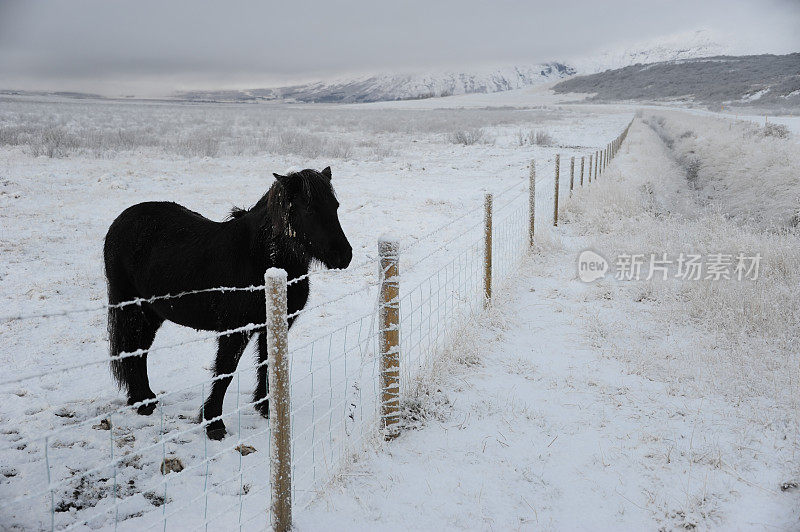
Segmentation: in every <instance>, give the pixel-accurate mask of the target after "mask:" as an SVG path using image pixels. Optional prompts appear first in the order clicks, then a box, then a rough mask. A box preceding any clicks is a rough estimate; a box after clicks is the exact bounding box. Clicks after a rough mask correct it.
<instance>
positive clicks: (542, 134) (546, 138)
mask: <svg viewBox="0 0 800 532" xmlns="http://www.w3.org/2000/svg"><path fill="white" fill-rule="evenodd" d="M532 144H536V145H537V146H552V145H553V144H555V139H554V138H553V137H552V136H550V134H549V133H547V132H546V131H537V132H536V136H535V137H534V139H533V142H532Z"/></svg>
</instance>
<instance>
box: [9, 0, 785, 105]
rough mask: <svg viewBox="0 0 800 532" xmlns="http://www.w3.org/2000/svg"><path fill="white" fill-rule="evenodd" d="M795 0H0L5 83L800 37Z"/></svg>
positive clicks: (775, 48) (747, 47) (519, 58)
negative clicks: (656, 41)
mask: <svg viewBox="0 0 800 532" xmlns="http://www.w3.org/2000/svg"><path fill="white" fill-rule="evenodd" d="M798 26H800V7H799V6H798V3H797V2H795V1H787V0H761V1H722V0H711V1H706V2H697V1H696V0H695V1H687V0H674V1H662V0H659V1H648V2H642V1H629V0H609V1H605V2H596V1H576V0H563V1H558V2H551V1H548V2H535V3H534V2H512V1H503V0H500V1H495V2H489V1H482V0H462V1H458V2H456V1H449V0H448V1H443V2H423V1H416V0H414V1H394V2H387V3H383V2H374V1H364V0H356V1H352V0H351V1H345V2H315V3H313V4H312V3H307V2H263V1H242V0H236V1H226V2H222V1H220V2H206V1H198V0H194V1H191V0H170V1H167V2H164V1H154V0H137V1H135V2H123V1H120V0H72V1H69V2H67V1H59V0H50V1H46V0H42V1H27V0H20V1H16V0H0V86H13V87H18V88H66V89H73V90H74V89H81V90H100V91H103V90H106V91H115V90H122V91H124V90H125V89H126V88H127V87H133V88H137V90H142V87H144V86H145V85H147V86H149V87H150V88H151V89H152V90H155V91H160V92H162V93H166V92H170V91H171V90H173V89H176V88H188V87H195V86H213V87H220V86H236V85H248V86H252V85H253V84H256V85H257V84H264V83H270V82H284V81H289V80H295V79H296V80H305V79H312V78H315V77H323V76H329V75H333V74H337V73H343V72H351V71H370V70H389V69H410V68H429V67H439V66H448V65H474V64H490V63H509V62H535V61H542V60H552V59H564V58H569V57H572V56H577V55H582V54H590V53H592V52H596V51H599V50H601V49H604V48H607V47H610V46H614V45H616V44H618V43H625V42H633V41H636V40H642V39H649V38H653V37H657V36H659V35H663V34H668V33H674V32H677V31H685V30H690V29H694V28H697V27H708V28H712V29H714V30H717V31H719V32H723V33H725V34H731V35H735V36H736V39H737V43H738V45H739V46H740V47H741V48H742V50H741V51H742V52H748V51H750V52H761V51H767V52H787V51H797V50H798V49H800V43H798V39H800V37H798V36H797V33H798V32H797V31H796V28H797V27H798Z"/></svg>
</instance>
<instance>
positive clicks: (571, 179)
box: [569, 156, 575, 196]
mask: <svg viewBox="0 0 800 532" xmlns="http://www.w3.org/2000/svg"><path fill="white" fill-rule="evenodd" d="M574 184H575V157H574V156H573V157H570V159H569V195H570V196H571V195H572V187H573V185H574Z"/></svg>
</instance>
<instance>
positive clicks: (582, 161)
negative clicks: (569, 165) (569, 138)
mask: <svg viewBox="0 0 800 532" xmlns="http://www.w3.org/2000/svg"><path fill="white" fill-rule="evenodd" d="M584 162H585V161H584V160H583V156H581V186H583V163H584Z"/></svg>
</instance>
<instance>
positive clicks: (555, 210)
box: [553, 154, 561, 226]
mask: <svg viewBox="0 0 800 532" xmlns="http://www.w3.org/2000/svg"><path fill="white" fill-rule="evenodd" d="M560 173H561V155H560V154H556V175H555V186H556V188H555V190H554V191H553V226H556V225H558V176H559V174H560Z"/></svg>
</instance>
